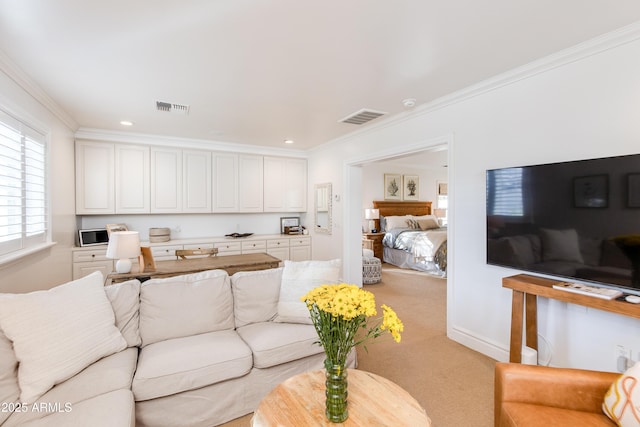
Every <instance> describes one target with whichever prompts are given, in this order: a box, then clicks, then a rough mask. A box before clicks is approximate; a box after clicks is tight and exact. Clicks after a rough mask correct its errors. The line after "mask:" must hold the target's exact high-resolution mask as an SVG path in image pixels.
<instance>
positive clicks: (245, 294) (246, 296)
mask: <svg viewBox="0 0 640 427" xmlns="http://www.w3.org/2000/svg"><path fill="white" fill-rule="evenodd" d="M281 282H282V268H272V269H268V270H257V271H239V272H237V273H236V274H234V275H233V276H231V289H232V290H233V307H234V310H233V313H234V316H235V320H236V327H240V326H244V325H247V324H249V323H256V322H267V321H269V320H273V318H274V317H275V316H276V314H277V313H278V296H279V295H280V283H281Z"/></svg>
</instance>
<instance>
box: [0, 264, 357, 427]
mask: <svg viewBox="0 0 640 427" xmlns="http://www.w3.org/2000/svg"><path fill="white" fill-rule="evenodd" d="M304 263H307V264H303V265H302V266H305V265H310V264H313V263H319V262H318V261H306V262H304ZM298 264H300V263H298ZM299 266H300V265H299ZM285 268H287V267H286V266H285V267H284V268H277V269H271V270H261V271H253V272H240V273H236V274H234V275H233V276H232V277H229V276H228V275H227V273H226V272H224V271H222V270H211V271H206V272H202V273H197V274H191V275H185V276H177V277H172V278H166V279H153V280H149V281H146V282H144V283H142V284H141V283H140V282H138V281H137V280H132V281H129V282H124V283H120V284H114V285H109V286H106V287H102V276H101V275H100V274H99V273H94V274H93V275H90V276H87V277H85V278H83V279H80V280H77V281H74V282H70V283H68V284H65V285H62V286H59V287H56V288H53V289H51V290H49V291H39V292H33V293H30V294H11V295H10V294H0V403H1V404H2V405H3V406H2V407H0V425H1V426H2V427H10V426H23V425H25V426H26V425H28V426H61V425H77V426H86V425H91V426H103V425H104V426H110V427H111V426H133V425H137V426H163V427H164V426H166V427H169V426H180V427H185V426H207V427H210V426H214V425H218V424H221V423H224V422H227V421H229V420H232V419H234V418H237V417H239V416H242V415H245V414H248V413H250V412H252V411H253V410H254V409H255V408H256V407H257V405H258V403H259V401H260V400H261V399H262V397H264V396H265V395H266V394H267V393H268V392H269V391H270V390H271V389H272V388H273V387H275V386H276V385H277V384H279V383H280V382H282V381H284V380H285V379H286V378H289V377H290V376H293V375H295V374H297V373H300V372H304V371H307V370H313V369H322V368H323V360H324V353H323V350H322V348H321V347H320V346H319V345H318V344H317V343H316V342H317V335H316V332H315V329H314V328H313V326H312V325H311V324H309V323H307V322H302V323H292V322H291V319H287V318H286V317H285V316H279V313H278V307H279V305H280V304H279V299H280V289H281V284H282V283H283V282H282V279H283V272H284V269H285ZM336 278H337V277H333V275H332V277H327V281H335V279H336ZM314 280H316V281H318V277H317V274H316V275H315V279H314ZM290 283H291V282H290ZM89 290H90V291H89ZM98 290H99V291H98ZM78 293H79V294H82V295H81V297H80V298H76V297H75V295H76V294H78ZM84 294H86V295H84ZM83 299H84V300H87V299H89V300H91V301H90V302H89V303H87V302H86V301H83ZM280 303H281V302H280ZM105 304H106V306H107V307H109V308H110V309H111V317H110V319H107V320H106V321H105V319H103V318H102V317H107V316H106V315H100V316H98V315H96V313H100V312H104V310H103V309H104V307H105ZM86 307H91V310H89V309H85V308H86ZM40 311H45V313H40V314H39V315H34V314H33V313H37V312H40ZM96 318H99V319H98V320H96ZM283 320H284V321H283ZM110 328H112V329H110ZM34 331H35V332H34ZM50 335H54V337H53V338H54V339H55V341H52V342H53V344H49V341H50V338H49V336H50ZM105 337H107V338H105ZM83 340H84V341H83ZM76 341H80V343H78V342H76ZM104 342H108V345H104ZM58 344H59V345H58ZM82 345H85V346H86V348H85V349H84V350H83V351H78V349H79V348H83V347H79V346H82ZM40 347H44V348H40ZM33 355H36V356H38V355H39V357H40V359H38V358H37V357H35V358H34V357H32V356H33ZM42 355H45V356H44V358H43V357H42ZM355 361H356V358H355V353H354V354H352V355H351V358H350V360H349V365H350V366H352V367H353V366H355ZM43 377H44V378H43Z"/></svg>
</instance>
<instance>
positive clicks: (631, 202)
mask: <svg viewBox="0 0 640 427" xmlns="http://www.w3.org/2000/svg"><path fill="white" fill-rule="evenodd" d="M627 207H629V208H640V173H630V174H629V175H627Z"/></svg>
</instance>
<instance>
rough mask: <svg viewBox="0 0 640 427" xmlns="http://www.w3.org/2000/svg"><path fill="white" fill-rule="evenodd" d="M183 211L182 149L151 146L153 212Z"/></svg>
mask: <svg viewBox="0 0 640 427" xmlns="http://www.w3.org/2000/svg"><path fill="white" fill-rule="evenodd" d="M180 212H182V150H180V149H175V148H164V147H151V213H180Z"/></svg>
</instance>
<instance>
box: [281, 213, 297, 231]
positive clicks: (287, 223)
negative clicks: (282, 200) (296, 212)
mask: <svg viewBox="0 0 640 427" xmlns="http://www.w3.org/2000/svg"><path fill="white" fill-rule="evenodd" d="M291 227H300V218H298V217H297V216H285V217H280V234H289V233H288V232H287V231H288V230H289V229H290V228H291Z"/></svg>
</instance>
